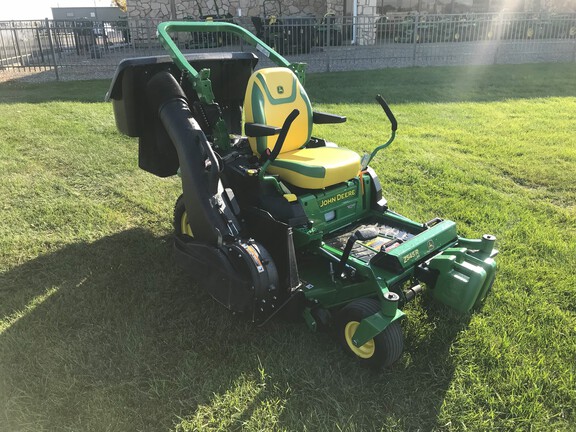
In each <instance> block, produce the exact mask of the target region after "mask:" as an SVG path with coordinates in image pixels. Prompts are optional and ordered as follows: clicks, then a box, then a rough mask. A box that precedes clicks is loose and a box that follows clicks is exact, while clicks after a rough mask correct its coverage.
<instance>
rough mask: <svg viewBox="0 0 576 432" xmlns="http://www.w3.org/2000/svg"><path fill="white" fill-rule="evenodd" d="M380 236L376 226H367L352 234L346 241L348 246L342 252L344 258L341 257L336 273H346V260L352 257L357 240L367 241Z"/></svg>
mask: <svg viewBox="0 0 576 432" xmlns="http://www.w3.org/2000/svg"><path fill="white" fill-rule="evenodd" d="M376 237H378V230H377V229H376V228H374V227H366V228H361V229H359V230H357V231H356V232H355V233H354V234H352V235H351V236H350V238H349V239H348V241H347V242H346V247H344V252H343V253H342V258H340V262H339V263H338V267H337V268H336V271H335V273H336V275H337V276H339V277H341V276H342V274H343V273H344V268H345V266H346V262H347V261H348V258H349V257H350V252H351V251H352V248H353V247H354V243H356V241H357V240H362V241H367V240H372V239H373V238H376Z"/></svg>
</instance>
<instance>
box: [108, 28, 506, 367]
mask: <svg viewBox="0 0 576 432" xmlns="http://www.w3.org/2000/svg"><path fill="white" fill-rule="evenodd" d="M176 32H202V33H206V32H217V33H229V34H230V35H232V36H235V37H237V38H241V39H242V40H243V41H244V43H248V44H249V45H252V46H254V47H256V50H257V51H259V52H260V53H262V54H263V55H265V56H266V57H268V58H269V59H270V60H271V61H272V62H273V63H274V64H276V65H277V66H276V67H268V68H264V69H259V70H255V67H256V64H257V61H258V58H257V56H256V55H255V54H254V53H252V52H232V53H227V52H215V53H201V54H199V53H195V54H186V55H184V54H182V53H181V52H180V50H179V49H178V47H177V46H176V44H175V43H174V41H173V37H171V34H172V35H174V34H175V33H176ZM158 36H159V39H160V41H161V43H162V45H163V46H164V47H165V48H166V50H167V51H168V53H169V54H170V55H169V56H157V57H142V58H135V59H126V60H124V61H122V62H121V63H120V65H119V66H118V68H117V71H116V74H115V76H114V79H113V81H112V84H111V87H110V90H109V92H108V95H107V98H108V99H109V100H112V103H113V108H114V114H115V118H116V124H117V126H118V129H119V130H120V132H122V133H123V134H126V135H128V136H131V137H138V139H139V166H140V167H141V168H142V169H144V170H146V171H148V172H150V173H152V174H155V175H157V176H160V177H167V176H173V175H176V174H179V175H180V176H181V179H182V195H181V197H180V198H179V199H178V200H177V202H176V207H175V211H174V229H175V258H176V260H177V261H178V263H179V264H180V265H181V266H182V267H183V268H185V269H186V270H188V271H190V273H191V275H193V277H194V278H195V279H196V280H198V281H201V285H202V286H204V287H206V288H207V290H208V291H209V293H210V294H211V295H212V297H214V299H216V300H217V301H218V302H220V303H222V304H223V305H224V306H225V307H227V308H228V309H229V310H231V311H233V312H235V313H238V314H242V315H244V316H246V317H247V318H248V319H249V320H251V321H253V322H255V323H259V324H265V323H266V322H268V321H269V320H271V319H272V318H274V317H276V316H278V315H286V316H294V315H296V316H299V317H302V318H303V320H304V321H305V322H306V324H307V325H308V327H309V328H310V329H311V330H313V331H315V330H317V329H319V328H320V327H323V328H324V327H331V328H335V329H336V331H337V332H338V335H339V339H340V341H341V343H342V345H343V347H344V349H345V350H346V351H348V352H349V353H351V354H352V355H354V356H355V357H356V358H357V359H358V360H359V361H360V362H361V363H364V364H367V365H370V366H375V367H382V366H390V365H391V364H393V363H394V362H395V361H397V360H398V359H399V357H400V356H401V353H402V349H403V336H402V329H401V326H400V322H401V319H402V317H403V316H404V312H403V311H402V310H401V308H402V307H404V305H405V304H406V303H407V302H409V301H410V300H412V299H413V298H414V297H415V296H417V295H418V294H419V293H420V292H422V291H423V287H426V288H427V289H428V290H429V292H430V293H431V296H430V297H432V298H434V299H436V300H438V301H439V302H441V303H443V304H446V305H448V306H451V307H452V308H454V309H456V310H457V311H460V312H462V313H466V312H468V311H470V310H471V309H472V308H474V307H475V306H478V305H479V304H480V303H481V302H482V301H483V299H484V298H485V297H486V295H487V294H488V292H489V291H490V289H491V286H492V284H493V282H494V277H495V271H496V264H495V262H494V259H493V258H494V256H495V255H496V250H495V249H494V242H495V238H494V236H491V235H484V236H483V237H482V238H481V239H465V238H461V237H459V236H458V235H457V232H456V224H455V223H454V222H451V221H449V220H442V219H439V218H436V219H432V220H430V221H429V222H426V223H419V222H415V221H412V220H410V219H408V218H406V217H404V216H401V215H399V214H397V213H395V212H393V211H391V210H390V209H389V208H388V205H387V202H386V199H385V198H384V197H383V196H382V188H381V185H380V181H379V180H378V177H377V175H376V173H375V172H374V171H373V170H372V169H371V168H370V161H371V160H372V159H373V158H374V157H375V156H376V155H377V154H378V152H379V151H380V150H382V149H383V148H385V147H387V146H388V145H390V144H391V143H392V141H393V139H394V136H395V133H396V128H397V123H396V119H395V118H394V115H393V114H392V111H391V110H390V108H389V107H388V105H387V104H386V102H385V101H384V99H383V98H382V97H380V96H378V97H377V101H378V103H379V104H380V105H381V107H382V109H383V111H384V113H385V115H386V116H387V117H388V119H389V120H390V123H391V125H392V127H391V129H392V133H391V137H390V139H389V140H388V141H387V142H386V143H385V144H383V145H380V146H378V147H376V148H375V149H374V150H373V151H372V153H371V154H367V155H364V156H363V157H361V156H359V155H358V154H357V153H356V152H354V151H351V150H348V149H344V148H341V147H338V146H336V145H335V144H334V143H331V142H327V141H326V140H324V139H322V138H318V137H315V136H313V134H312V127H313V124H336V123H343V122H345V121H346V118H345V117H342V116H339V115H334V114H328V113H323V112H318V111H314V109H313V107H312V105H311V104H310V100H309V99H308V96H307V94H306V91H305V90H304V78H305V65H303V64H299V63H293V64H291V63H289V62H288V61H287V60H286V59H285V58H283V57H282V56H280V55H279V54H278V53H277V52H275V51H274V50H273V49H271V48H270V47H269V46H268V45H266V44H265V43H264V42H263V41H261V40H260V39H258V38H257V37H255V36H254V35H253V34H251V33H250V32H248V31H247V30H245V29H243V28H241V27H239V26H236V25H234V24H230V23H216V22H214V23H209V22H204V23H199V22H192V23H191V22H166V23H162V24H160V25H159V27H158Z"/></svg>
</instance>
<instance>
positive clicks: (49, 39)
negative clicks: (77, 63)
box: [44, 18, 60, 81]
mask: <svg viewBox="0 0 576 432" xmlns="http://www.w3.org/2000/svg"><path fill="white" fill-rule="evenodd" d="M44 22H45V23H46V30H47V31H48V44H49V45H50V52H51V53H52V59H53V60H54V73H55V74H56V81H60V75H59V73H58V62H57V61H56V52H55V51H54V43H53V42H52V30H51V29H50V21H48V18H46V19H45V21H44Z"/></svg>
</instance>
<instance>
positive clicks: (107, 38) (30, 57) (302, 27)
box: [0, 13, 576, 79]
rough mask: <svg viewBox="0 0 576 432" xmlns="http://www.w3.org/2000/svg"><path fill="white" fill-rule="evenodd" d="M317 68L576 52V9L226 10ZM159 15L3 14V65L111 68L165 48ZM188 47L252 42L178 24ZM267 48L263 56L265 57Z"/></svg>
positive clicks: (72, 74)
mask: <svg viewBox="0 0 576 432" xmlns="http://www.w3.org/2000/svg"><path fill="white" fill-rule="evenodd" d="M223 20H226V21H230V22H235V23H237V24H239V25H242V26H243V27H245V28H247V29H249V30H250V31H252V32H254V33H255V34H257V35H258V36H259V37H260V38H261V39H262V40H263V41H264V42H266V43H267V44H268V45H270V46H272V47H273V48H274V49H276V50H277V51H278V52H280V53H281V54H283V55H285V56H287V57H288V58H290V59H291V60H293V61H296V60H297V61H303V62H306V63H308V65H309V70H311V71H331V70H353V69H370V68H382V67H403V66H427V65H447V64H492V63H526V62H542V61H564V62H574V61H576V14H556V15H552V14H550V15H543V14H540V15H534V14H518V13H516V14H474V15H471V14H466V15H428V14H426V15H424V14H420V15H419V14H388V15H385V16H359V17H355V18H353V17H342V16H335V15H333V14H327V15H325V16H324V17H321V18H316V17H314V16H303V17H268V18H264V17H237V18H231V17H227V18H223ZM157 25H158V21H155V20H130V21H128V20H120V21H113V22H97V21H88V20H81V21H59V20H42V21H4V22H0V73H1V72H2V71H3V70H4V71H5V70H26V71H39V72H42V71H50V72H51V73H52V72H53V76H55V77H56V78H61V77H62V78H64V79H70V78H71V79H74V78H84V77H86V78H91V77H109V76H110V74H111V73H112V71H113V69H114V67H115V66H116V65H117V64H118V62H119V61H120V60H121V59H122V58H126V57H139V56H145V55H158V54H163V53H164V51H163V49H162V47H161V46H160V44H159V42H158V40H157V38H156V27H157ZM173 37H174V39H175V40H176V41H177V43H178V45H179V46H180V48H181V49H182V50H183V51H185V52H188V51H213V50H253V49H252V47H248V46H246V45H243V44H242V42H241V41H240V40H238V39H237V38H235V37H230V36H229V35H226V34H218V33H178V34H175V35H174V36H173ZM266 60H267V59H266V58H262V61H261V64H262V65H267V64H268V63H267V61H266Z"/></svg>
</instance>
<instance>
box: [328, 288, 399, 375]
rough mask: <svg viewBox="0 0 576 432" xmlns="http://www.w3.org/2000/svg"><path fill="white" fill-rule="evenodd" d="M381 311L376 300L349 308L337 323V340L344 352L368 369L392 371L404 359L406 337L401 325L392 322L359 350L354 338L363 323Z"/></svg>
mask: <svg viewBox="0 0 576 432" xmlns="http://www.w3.org/2000/svg"><path fill="white" fill-rule="evenodd" d="M379 310H380V303H379V302H378V301H377V300H374V299H367V298H366V299H360V300H356V301H353V302H352V303H349V304H348V305H346V306H345V307H344V308H343V309H342V310H341V311H340V313H339V316H338V320H337V329H338V338H339V339H340V343H341V344H342V346H343V347H344V350H345V351H346V352H348V353H349V354H351V355H353V356H354V357H356V359H357V360H358V361H359V362H360V363H362V364H364V365H366V366H369V367H373V368H381V367H389V366H391V365H392V364H393V363H395V362H396V361H397V360H398V359H399V358H400V356H401V355H402V350H403V348H404V337H403V336H402V327H400V323H399V322H398V321H393V322H392V323H390V325H389V326H388V327H386V328H385V329H384V331H383V332H381V333H379V334H378V335H376V336H375V337H374V338H373V339H370V340H369V341H368V342H366V343H365V344H364V345H362V346H360V347H357V346H356V345H354V344H353V343H352V336H354V333H355V332H356V329H357V328H358V326H359V325H360V322H361V321H362V320H363V319H364V318H367V317H369V316H370V315H374V314H375V313H376V312H378V311H379Z"/></svg>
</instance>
